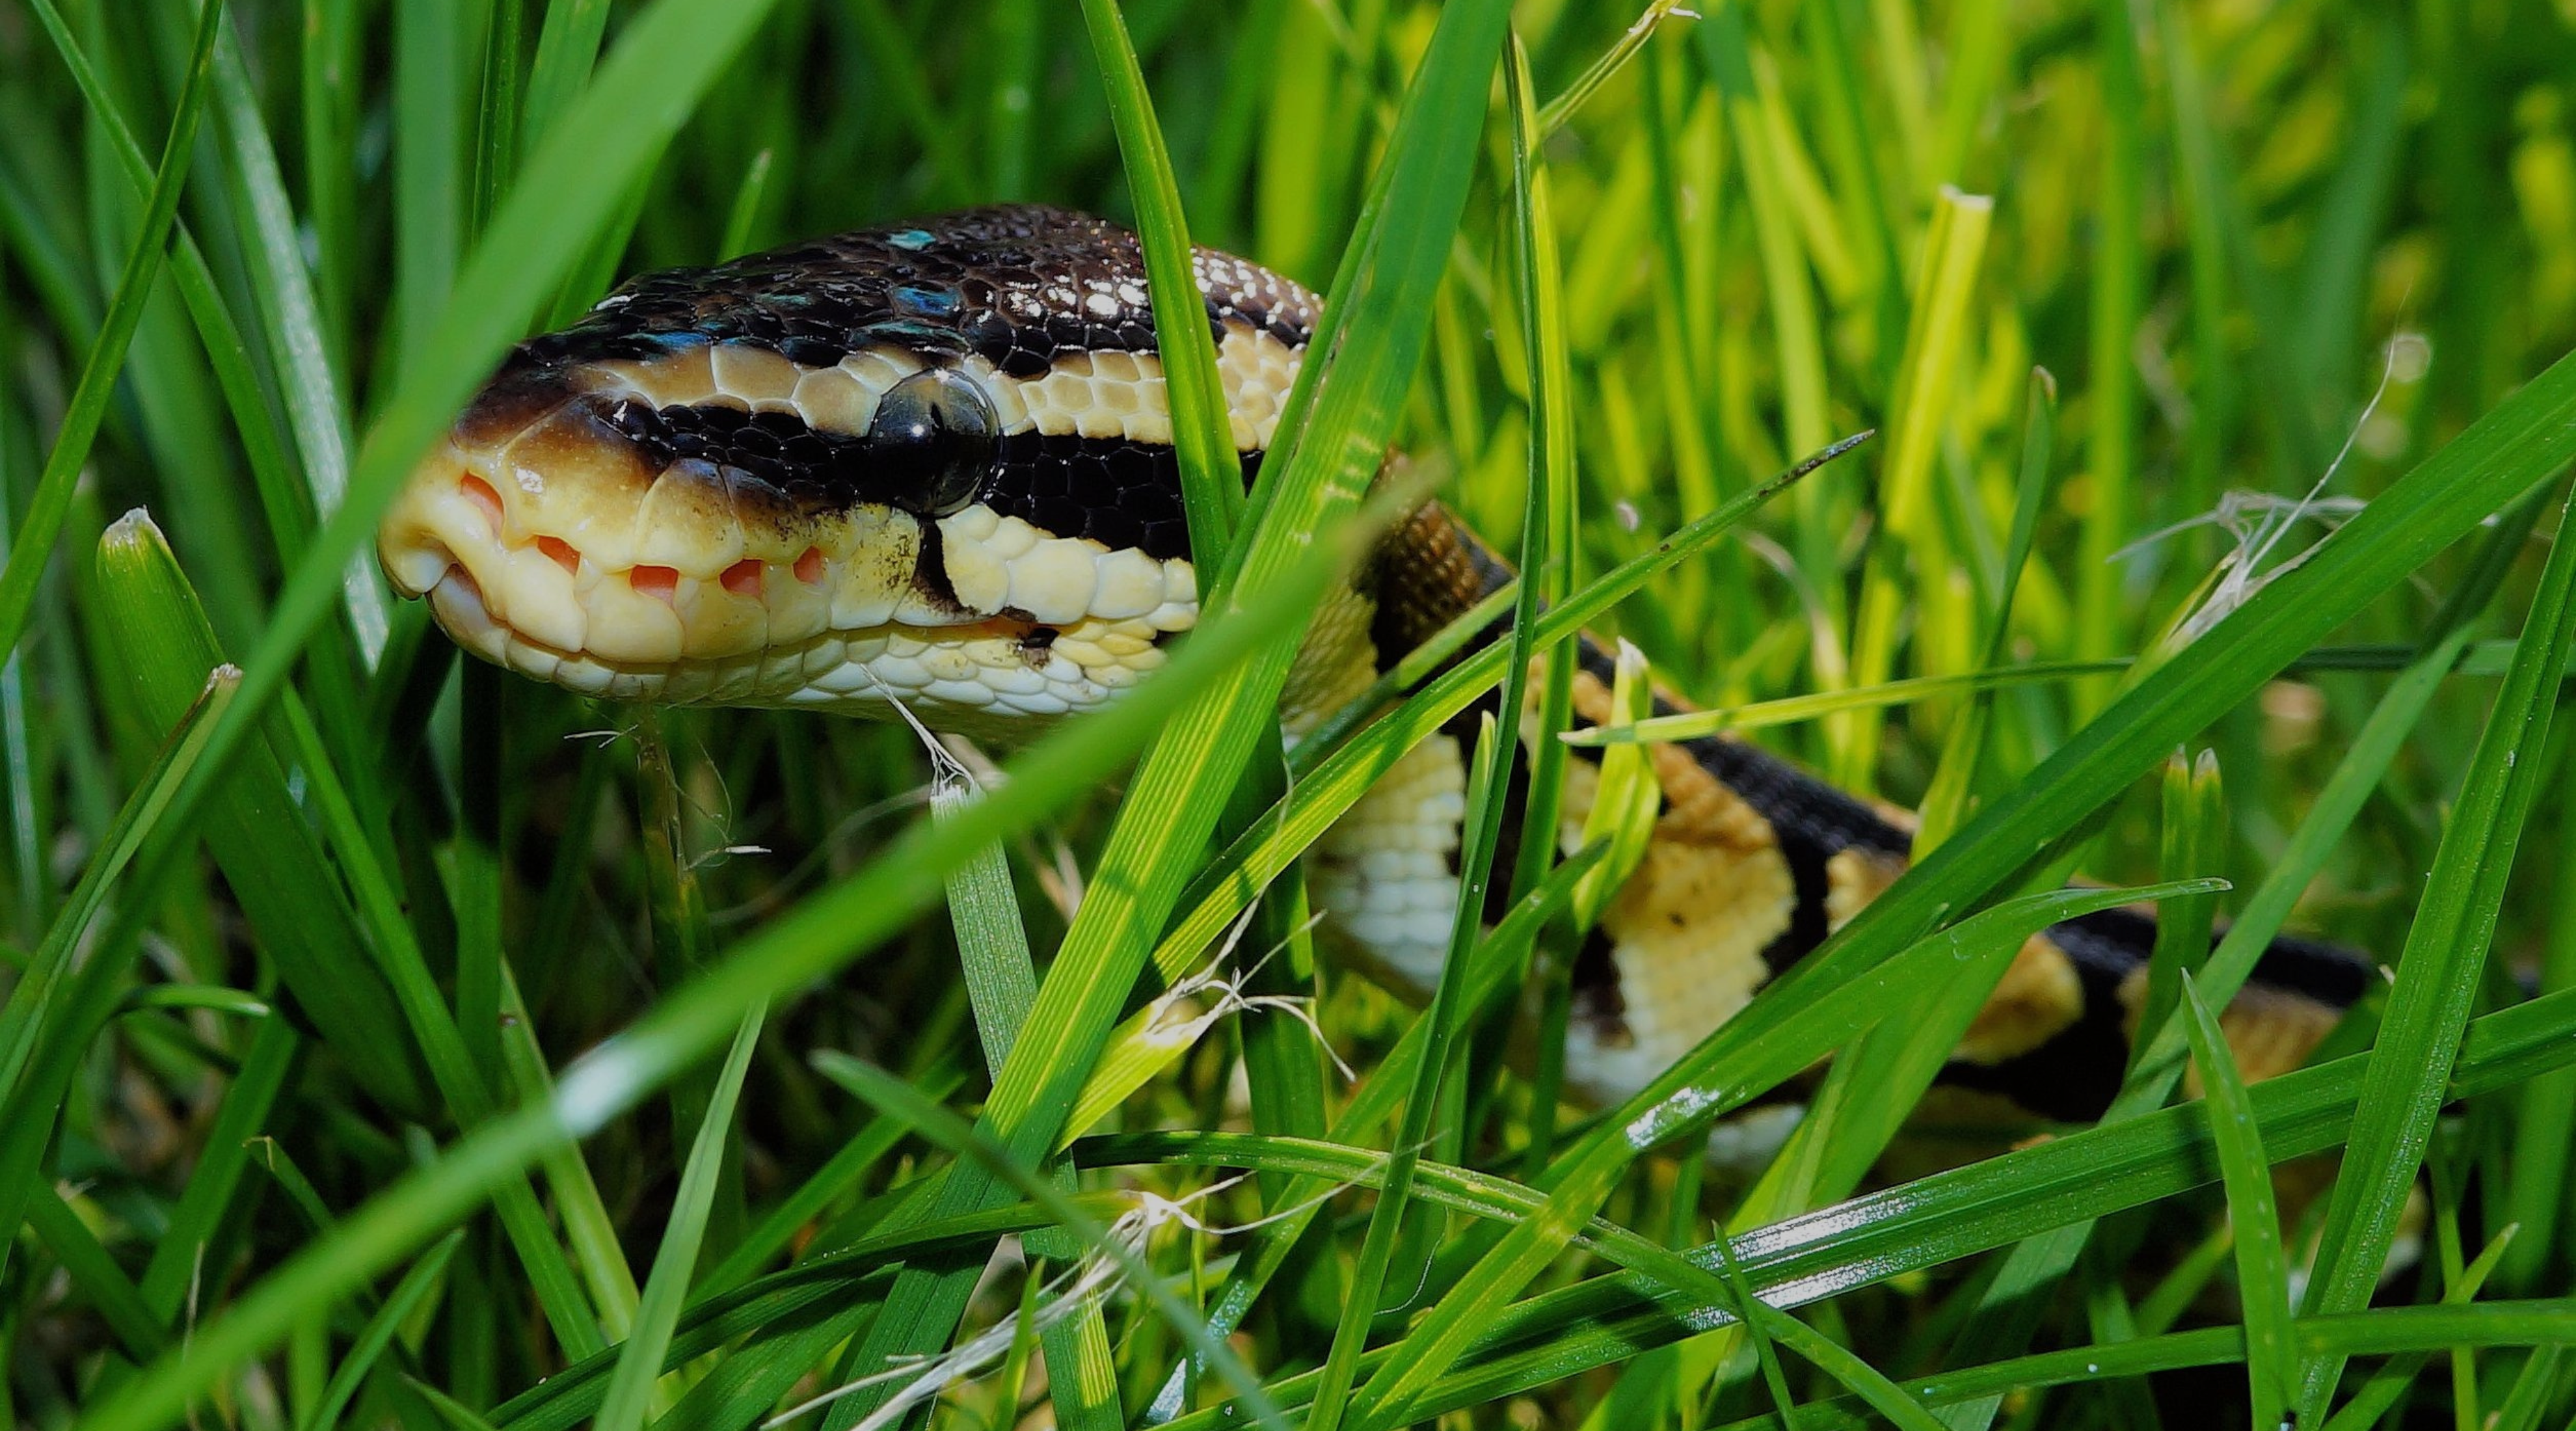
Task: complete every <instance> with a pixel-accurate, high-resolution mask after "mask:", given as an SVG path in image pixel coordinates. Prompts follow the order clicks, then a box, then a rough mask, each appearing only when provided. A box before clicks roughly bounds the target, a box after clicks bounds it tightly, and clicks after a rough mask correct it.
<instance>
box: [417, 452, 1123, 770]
mask: <svg viewBox="0 0 2576 1431" xmlns="http://www.w3.org/2000/svg"><path fill="white" fill-rule="evenodd" d="M503 509H504V503H503V500H502V499H501V497H500V496H499V493H498V492H497V491H496V490H495V489H494V488H493V486H492V484H490V483H489V482H486V481H484V480H483V479H482V477H481V476H479V475H478V474H477V473H476V472H475V471H473V470H472V469H470V468H468V469H466V470H463V471H462V472H457V471H455V470H454V469H453V466H452V464H450V465H449V466H445V467H441V468H439V469H438V470H437V471H435V472H426V473H424V475H423V477H422V478H420V479H418V480H416V481H415V482H414V484H413V486H412V487H411V488H410V489H408V490H407V491H406V492H405V493H404V495H403V497H402V498H401V500H400V501H398V503H397V504H396V508H395V510H394V513H393V514H392V516H391V517H390V518H389V519H388V521H387V522H386V524H385V527H384V528H383V530H382V533H381V535H380V539H379V544H378V557H379V560H380V562H381V564H382V565H383V567H384V570H385V573H386V575H387V577H388V578H389V579H390V580H391V581H392V583H393V584H394V586H395V587H396V588H397V589H398V590H400V591H401V592H402V593H403V594H404V595H406V596H412V597H426V598H427V599H428V601H429V604H430V608H431V611H432V613H433V614H434V615H435V617H436V619H437V621H438V624H439V625H440V626H441V627H442V628H444V629H445V630H446V631H447V633H448V634H449V635H450V636H451V637H453V638H454V639H455V640H456V642H457V644H459V645H461V646H463V647H464V648H465V649H467V650H469V651H471V652H473V653H474V654H475V655H477V656H480V657H482V658H483V659H484V660H487V661H490V662H492V663H493V664H495V665H498V666H502V667H504V668H506V669H509V670H512V671H515V672H517V673H519V674H521V675H524V676H528V677H531V678H533V679H536V680H541V681H546V682H549V683H552V684H554V685H557V686H562V687H564V688H566V689H568V690H572V691H576V692H579V693H581V694H584V695H589V696H595V697H600V698H604V699H610V700H631V701H646V702H652V703H656V704H671V705H686V704H714V705H742V706H768V707H803V708H820V709H831V710H839V711H843V712H847V713H855V714H861V715H873V716H885V715H887V714H889V713H890V710H889V707H890V704H891V703H893V702H896V701H900V702H902V703H903V704H904V705H905V706H906V707H907V708H908V709H910V710H911V711H912V712H913V713H914V715H915V716H916V717H917V718H918V719H920V720H922V721H923V722H924V723H926V724H928V725H931V726H934V727H937V728H940V729H951V730H959V731H963V732H966V733H969V734H989V735H999V736H1006V737H1010V738H1013V739H1024V738H1026V737H1027V736H1028V735H1029V734H1031V733H1033V728H1034V725H1035V724H1037V723H1042V722H1043V721H1045V720H1046V719H1048V718H1051V717H1054V716H1059V715H1065V714H1069V713H1072V712H1075V711H1080V710H1085V709H1090V708H1092V707H1095V706H1098V705H1102V704H1105V703H1106V702H1107V701H1108V700H1110V699H1112V698H1113V697H1114V696H1115V695H1116V694H1117V693H1118V692H1119V691H1120V690H1123V689H1125V688H1126V687H1127V686H1129V685H1131V684H1133V683H1134V682H1135V681H1136V680H1138V679H1141V678H1142V677H1143V676H1144V675H1145V674H1146V673H1147V672H1149V671H1151V670H1153V669H1154V668H1156V667H1157V666H1159V665H1160V664H1161V661H1162V659H1163V653H1162V651H1161V649H1160V647H1159V641H1160V638H1161V637H1162V636H1163V635H1165V634H1166V631H1167V628H1168V627H1169V625H1170V624H1171V623H1170V621H1169V616H1170V613H1168V612H1164V613H1161V617H1162V624H1160V625H1158V624H1157V621H1156V619H1154V618H1152V617H1128V618H1121V619H1106V618H1100V617H1096V616H1086V617H1082V618H1079V619H1077V620H1074V621H1072V622H1069V623H1066V624H1063V625H1056V624H1051V623H1044V622H1040V621H1038V620H1036V619H1035V618H1034V617H1033V616H1031V615H1030V614H1028V613H1026V612H1021V611H1013V612H1009V613H1006V614H1002V615H985V614H981V613H978V612H975V611H973V610H966V609H960V608H958V607H956V606H955V605H954V604H946V605H942V604H940V603H937V602H935V601H932V600H928V599H925V598H923V597H921V596H920V595H918V594H916V593H914V592H912V591H910V590H909V589H908V588H905V589H901V590H898V589H895V587H894V584H893V583H892V582H891V581H888V580H879V579H876V574H875V573H874V572H872V571H871V570H868V569H866V568H864V567H861V568H860V569H857V570H853V569H852V568H854V567H859V565H860V564H861V563H864V562H867V561H868V560H869V558H868V557H867V556H866V555H864V554H862V553H854V554H853V555H852V556H849V557H832V556H829V555H827V554H826V553H825V552H824V551H823V549H822V548H820V547H807V548H805V549H803V551H802V552H801V553H800V554H798V555H796V556H793V557H787V558H785V559H781V560H761V559H755V558H749V557H744V558H739V559H737V560H736V561H734V562H733V563H732V564H731V565H730V566H728V567H725V568H723V569H721V570H717V571H714V572H709V573H704V574H701V573H696V572H690V571H685V570H682V569H680V568H676V567H654V566H649V565H642V566H629V567H627V568H625V569H623V570H616V569H608V568H605V567H603V566H601V565H600V564H599V563H597V562H595V561H593V560H592V559H591V558H590V556H589V555H588V554H586V553H584V552H583V551H581V550H580V549H579V548H577V547H575V546H573V545H572V544H571V543H570V542H567V541H565V540H563V539H561V538H557V537H552V536H546V535H541V534H536V533H531V532H526V531H524V530H520V529H519V528H518V527H517V526H516V525H515V524H514V523H512V522H510V521H508V520H505V517H504V515H503ZM728 554H729V553H728ZM877 564H879V565H882V564H883V563H881V562H880V563H877Z"/></svg>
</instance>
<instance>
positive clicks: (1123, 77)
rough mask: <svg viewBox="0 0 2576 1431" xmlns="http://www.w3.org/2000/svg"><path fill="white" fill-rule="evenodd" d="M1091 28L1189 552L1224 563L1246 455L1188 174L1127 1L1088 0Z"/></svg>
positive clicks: (1086, 20)
mask: <svg viewBox="0 0 2576 1431" xmlns="http://www.w3.org/2000/svg"><path fill="white" fill-rule="evenodd" d="M1082 23H1083V27H1084V28H1085V29H1086V30H1088V31H1089V32H1090V34H1091V54H1092V58H1093V60H1094V61H1095V62H1096V63H1098V65H1099V66H1100V82H1101V86H1102V87H1103V88H1104V89H1106V90H1107V91H1108V97H1109V121H1110V124H1111V126H1112V127H1113V128H1114V129H1116V130H1117V132H1118V152H1119V156H1120V158H1121V160H1122V161H1123V162H1124V164H1125V167H1126V172H1127V194H1128V197H1129V198H1131V199H1132V200H1134V201H1135V204H1136V238H1137V242H1138V243H1139V244H1140V245H1141V246H1142V247H1143V249H1144V252H1145V283H1146V287H1147V289H1148V290H1149V291H1150V292H1151V294H1152V296H1153V305H1154V315H1155V317H1154V350H1155V352H1157V353H1158V354H1160V355H1161V358H1162V367H1163V382H1164V397H1165V401H1166V404H1167V405H1168V407H1169V409H1170V411H1171V417H1172V447H1173V450H1174V452H1175V453H1176V454H1177V455H1178V457H1179V459H1180V469H1181V504H1182V507H1183V509H1184V510H1185V511H1186V512H1187V514H1188V517H1189V524H1190V550H1191V551H1193V552H1196V553H1199V557H1198V562H1199V564H1200V565H1201V566H1207V567H1213V566H1216V565H1219V563H1218V562H1217V561H1215V560H1214V559H1213V556H1212V554H1213V553H1217V552H1222V551H1225V550H1226V549H1227V547H1228V546H1229V545H1230V543H1231V542H1232V540H1233V534H1234V524H1235V518H1236V517H1237V516H1238V515H1239V514H1240V513H1241V511H1242V509H1243V463H1242V459H1241V457H1240V455H1239V454H1238V453H1237V452H1236V450H1235V443H1234V428H1233V424H1232V422H1231V421H1230V420H1229V418H1228V417H1227V415H1226V409H1225V389H1224V387H1223V385H1222V384H1221V383H1220V382H1219V380H1218V378H1217V371H1216V340H1215V339H1214V338H1213V337H1211V336H1210V335H1209V332H1208V325H1207V324H1206V323H1205V322H1204V321H1202V317H1203V315H1204V314H1205V313H1206V311H1207V303H1206V300H1205V299H1203V298H1202V297H1201V296H1200V294H1199V284H1198V276H1197V270H1196V267H1195V265H1194V264H1193V263H1192V261H1191V256H1190V255H1191V250H1190V232H1189V224H1188V221H1187V220H1186V219H1184V218H1183V217H1182V215H1181V189H1180V181H1179V180H1177V179H1175V178H1174V177H1173V175H1172V155H1171V151H1170V150H1169V149H1168V148H1167V147H1166V146H1165V144H1164V142H1163V127H1162V125H1161V124H1160V123H1159V122H1157V121H1156V120H1155V118H1154V101H1153V97H1152V96H1151V95H1149V94H1147V93H1146V90H1145V72H1144V70H1143V69H1142V68H1140V67H1139V66H1138V65H1137V63H1136V48H1135V46H1134V45H1133V44H1131V43H1130V42H1129V40H1128V37H1127V22H1126V20H1125V19H1124V18H1123V17H1122V16H1121V15H1120V14H1119V5H1118V0H1082Z"/></svg>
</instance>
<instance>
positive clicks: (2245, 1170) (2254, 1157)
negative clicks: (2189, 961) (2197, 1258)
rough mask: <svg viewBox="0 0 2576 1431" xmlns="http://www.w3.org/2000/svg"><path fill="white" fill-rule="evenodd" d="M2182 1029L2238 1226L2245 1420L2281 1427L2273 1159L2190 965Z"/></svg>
mask: <svg viewBox="0 0 2576 1431" xmlns="http://www.w3.org/2000/svg"><path fill="white" fill-rule="evenodd" d="M2181 980H2182V987H2181V999H2182V1011H2183V1014H2184V1019H2185V1022H2184V1025H2183V1026H2184V1027H2185V1028H2186V1029H2188V1030H2189V1031H2190V1033H2191V1058H2192V1064H2193V1066H2194V1067H2196V1068H2198V1069H2199V1070H2200V1077H2201V1085H2202V1087H2203V1088H2204V1089H2205V1090H2206V1097H2207V1100H2208V1105H2209V1124H2210V1128H2211V1131H2212V1132H2213V1133H2215V1134H2216V1136H2217V1141H2218V1166H2219V1171H2220V1174H2221V1175H2222V1178H2223V1180H2224V1182H2225V1184H2226V1188H2227V1218H2228V1222H2229V1223H2230V1225H2232V1226H2233V1227H2234V1228H2235V1231H2236V1289H2237V1295H2238V1297H2239V1299H2240V1301H2241V1303H2242V1305H2243V1315H2244V1319H2245V1374H2246V1377H2247V1379H2248V1380H2249V1381H2250V1383H2251V1384H2252V1388H2253V1401H2252V1404H2253V1411H2252V1413H2251V1415H2250V1417H2249V1418H2248V1424H2250V1425H2255V1426H2280V1425H2283V1424H2285V1423H2284V1420H2283V1417H2284V1416H2285V1414H2286V1413H2287V1412H2288V1410H2289V1406H2290V1398H2291V1396H2292V1395H2293V1394H2294V1393H2295V1392H2296V1390H2297V1385H2298V1362H2297V1360H2296V1359H2295V1358H2294V1357H2293V1356H2292V1355H2291V1335H2290V1265H2289V1257H2288V1255H2287V1254H2286V1253H2284V1252H2283V1251H2282V1249H2281V1217H2280V1213H2279V1212H2278V1211H2277V1210H2276V1209H2275V1208H2274V1205H2273V1200H2272V1163H2271V1159H2269V1158H2267V1157H2265V1156H2264V1154H2263V1134H2262V1130H2261V1129H2260V1128H2259V1127H2257V1126H2256V1125H2255V1121H2254V1105H2253V1103H2252V1101H2251V1100H2250V1099H2248V1098H2247V1097H2246V1095H2245V1080H2244V1077H2243V1076H2242V1075H2241V1074H2239V1073H2238V1072H2237V1069H2236V1057H2235V1055H2234V1054H2232V1053H2231V1052H2229V1051H2228V1047H2227V1035H2226V1034H2225V1033H2223V1032H2221V1031H2220V1029H2219V1027H2218V1016H2217V1015H2216V1014H2213V1013H2211V1012H2210V1011H2209V1005H2207V1004H2205V1003H2203V1002H2201V998H2200V990H2199V988H2198V987H2197V986H2195V985H2194V984H2193V983H2192V978H2191V973H2190V971H2189V970H2183V971H2181Z"/></svg>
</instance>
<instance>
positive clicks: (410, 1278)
mask: <svg viewBox="0 0 2576 1431" xmlns="http://www.w3.org/2000/svg"><path fill="white" fill-rule="evenodd" d="M464 1240H465V1235H464V1234H463V1233H461V1232H451V1233H449V1234H448V1235H447V1236H446V1237H443V1238H441V1239H439V1241H438V1242H436V1243H435V1244H433V1245H432V1246H431V1247H430V1249H429V1250H428V1251H427V1252H424V1253H422V1254H421V1256H420V1260H419V1261H417V1262H414V1263H413V1264H412V1265H411V1270H410V1271H408V1272H405V1273H404V1274H403V1279H402V1280H401V1281H400V1282H397V1283H395V1284H394V1290H393V1294H392V1295H391V1296H388V1297H386V1298H385V1301H384V1305H383V1306H381V1307H378V1308H377V1309H376V1311H375V1314H374V1315H373V1316H370V1317H368V1318H367V1324H366V1325H365V1326H364V1327H361V1328H360V1329H359V1331H358V1339H357V1340H356V1341H355V1342H354V1343H352V1344H351V1345H350V1347H349V1354H348V1356H347V1357H346V1358H344V1359H343V1360H342V1361H341V1363H340V1367H339V1369H338V1370H337V1371H334V1372H333V1373H331V1384H330V1385H329V1386H328V1387H326V1388H324V1390H323V1393H322V1401H321V1404H320V1405H318V1406H316V1407H315V1408H314V1409H313V1414H312V1415H311V1416H309V1417H307V1418H306V1419H305V1422H304V1428H305V1431H325V1428H328V1427H332V1426H337V1425H338V1424H340V1415H341V1413H342V1412H344V1411H346V1410H347V1409H348V1407H349V1403H350V1402H351V1401H352V1400H354V1399H356V1397H357V1395H358V1389H359V1388H360V1387H361V1386H363V1385H365V1384H366V1380H367V1378H368V1376H370V1375H371V1374H373V1373H374V1371H375V1369H376V1363H377V1362H378V1361H379V1360H381V1359H382V1358H383V1357H384V1354H385V1352H386V1350H387V1349H388V1348H390V1347H391V1346H392V1345H393V1341H394V1335H395V1333H396V1332H397V1331H399V1330H400V1329H401V1327H402V1324H403V1322H404V1321H405V1320H407V1319H408V1318H409V1317H410V1316H411V1315H412V1313H413V1312H414V1311H415V1310H416V1309H417V1308H418V1307H419V1306H420V1304H421V1301H422V1299H423V1298H425V1297H427V1296H428V1295H429V1294H430V1291H431V1289H432V1288H435V1287H436V1286H438V1284H439V1280H440V1279H441V1278H443V1277H445V1276H446V1275H447V1264H448V1262H449V1260H450V1259H452V1258H453V1257H454V1256H455V1255H456V1248H457V1245H458V1244H459V1243H461V1242H463V1241H464Z"/></svg>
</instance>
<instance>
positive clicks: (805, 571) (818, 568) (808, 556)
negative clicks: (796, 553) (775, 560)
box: [796, 547, 823, 586]
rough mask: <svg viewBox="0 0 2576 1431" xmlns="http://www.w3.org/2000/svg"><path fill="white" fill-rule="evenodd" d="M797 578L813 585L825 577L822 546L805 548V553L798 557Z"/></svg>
mask: <svg viewBox="0 0 2576 1431" xmlns="http://www.w3.org/2000/svg"><path fill="white" fill-rule="evenodd" d="M796 579H797V580H798V581H801V582H803V583H805V584H806V585H807V586H812V585H814V584H815V583H816V582H819V581H821V580H822V579H823V549H822V548H821V547H807V548H806V549H805V554H804V555H803V556H800V557H798V558H797V559H796Z"/></svg>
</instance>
